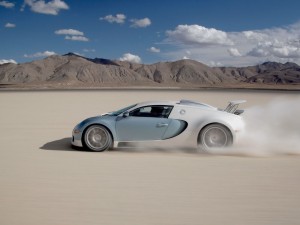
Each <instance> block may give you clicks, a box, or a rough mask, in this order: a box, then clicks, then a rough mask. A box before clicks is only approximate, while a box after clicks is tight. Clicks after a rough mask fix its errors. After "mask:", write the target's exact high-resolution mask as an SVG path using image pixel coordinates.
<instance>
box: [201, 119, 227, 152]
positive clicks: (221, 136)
mask: <svg viewBox="0 0 300 225" xmlns="http://www.w3.org/2000/svg"><path fill="white" fill-rule="evenodd" d="M232 142H233V138H232V133H231V131H230V130H229V129H228V128H227V127H225V126H224V125H222V124H217V123H216V124H209V125H207V126H206V127H204V128H203V129H202V130H201V131H200V133H199V135H198V147H199V148H200V149H201V150H204V151H210V150H212V149H220V148H225V147H229V146H231V145H232Z"/></svg>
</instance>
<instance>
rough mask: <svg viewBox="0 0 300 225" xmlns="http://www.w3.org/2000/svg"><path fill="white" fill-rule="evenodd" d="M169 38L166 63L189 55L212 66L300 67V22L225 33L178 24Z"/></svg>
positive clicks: (167, 34)
mask: <svg viewBox="0 0 300 225" xmlns="http://www.w3.org/2000/svg"><path fill="white" fill-rule="evenodd" d="M166 36H167V38H166V39H165V40H164V42H163V44H167V45H168V48H166V49H168V51H167V50H165V51H164V52H163V53H162V57H164V58H165V59H166V60H178V59H182V56H188V58H190V59H194V60H197V61H200V62H203V63H205V64H208V65H213V64H212V63H211V62H218V63H221V64H222V65H224V66H249V65H256V64H259V63H263V62H265V61H275V62H281V63H285V62H295V63H297V64H299V65H300V22H298V23H295V24H291V25H288V26H283V27H275V28H270V29H261V30H247V31H240V32H225V31H221V30H216V29H213V28H205V27H202V26H200V25H190V26H188V25H178V26H177V27H176V29H174V30H172V31H166ZM228 45H229V46H230V47H228ZM187 51H189V52H190V54H187ZM242 53H243V54H242Z"/></svg>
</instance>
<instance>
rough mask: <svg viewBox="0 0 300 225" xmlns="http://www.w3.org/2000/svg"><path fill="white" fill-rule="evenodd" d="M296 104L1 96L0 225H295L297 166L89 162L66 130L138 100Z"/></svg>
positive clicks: (176, 159) (177, 95)
mask: <svg viewBox="0 0 300 225" xmlns="http://www.w3.org/2000/svg"><path fill="white" fill-rule="evenodd" d="M298 96H299V92H276V91H269V92H267V91H208V90H206V91H196V90H194V91H184V90H153V91H151V90H147V91H141V90H134V91H130V90H122V91H117V90H111V91H109V90H104V91H99V90H98V91H96V90H95V91H32V92H30V91H2V92H0V106H1V109H0V224H1V225H2V224H3V225H94V224H95V225H96V224H97V225H99V224H103V225H110V224H122V225H123V224H129V225H135V224H136V225H141V224H157V225H169V224H172V225H174V224H177V225H189V224H195V225H196V224H205V225H212V224H220V225H241V224H242V225H248V224H253V225H259V224H262V225H268V224H270V225H271V224H272V225H274V224H289V225H293V224H299V223H300V156H297V155H274V156H266V157H261V156H251V157H249V156H242V155H238V154H237V155H229V156H221V155H219V156H218V155H213V156H212V155H203V154H197V153H190V152H185V151H181V150H178V149H174V152H173V151H162V152H160V151H157V150H150V149H149V150H147V149H143V151H139V150H130V149H127V150H121V149H117V150H114V151H108V152H104V153H93V152H85V151H76V150H73V149H72V148H71V147H70V144H69V142H70V136H71V132H72V129H73V127H74V126H75V125H76V124H77V123H78V122H80V121H81V120H83V119H84V118H87V117H90V116H94V115H99V114H101V113H105V112H107V111H112V110H115V109H118V108H121V107H123V106H126V105H129V104H131V103H135V102H140V101H144V100H157V99H161V100H163V99H166V100H176V99H181V98H183V99H193V100H198V101H203V102H206V103H208V104H212V105H215V106H218V107H225V106H226V104H227V101H228V100H231V99H246V100H247V101H248V102H247V103H246V104H245V105H243V108H246V109H247V108H249V107H253V106H263V105H265V104H268V103H269V102H270V101H273V100H274V99H277V98H285V99H297V97H298ZM287 110H289V111H290V110H293V109H292V108H290V109H287ZM296 120H299V117H298V118H296ZM258 122H259V118H258ZM295 147H296V148H297V147H298V148H299V146H295Z"/></svg>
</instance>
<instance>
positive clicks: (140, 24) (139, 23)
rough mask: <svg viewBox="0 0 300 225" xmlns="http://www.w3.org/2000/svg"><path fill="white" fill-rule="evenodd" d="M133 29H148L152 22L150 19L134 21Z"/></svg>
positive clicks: (132, 21)
mask: <svg viewBox="0 0 300 225" xmlns="http://www.w3.org/2000/svg"><path fill="white" fill-rule="evenodd" d="M130 22H131V23H132V24H131V27H135V28H140V27H148V26H150V25H151V20H150V19H149V18H147V17H146V18H144V19H132V20H130Z"/></svg>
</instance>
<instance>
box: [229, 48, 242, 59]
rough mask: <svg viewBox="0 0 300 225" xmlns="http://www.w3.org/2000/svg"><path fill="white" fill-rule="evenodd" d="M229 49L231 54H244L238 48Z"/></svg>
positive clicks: (236, 55)
mask: <svg viewBox="0 0 300 225" xmlns="http://www.w3.org/2000/svg"><path fill="white" fill-rule="evenodd" d="M227 51H228V53H229V55H231V56H235V57H238V56H242V54H241V53H240V52H239V50H238V49H237V48H229V49H228V50H227Z"/></svg>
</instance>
